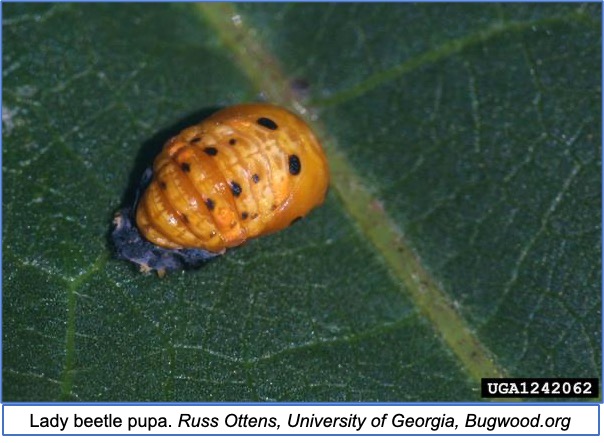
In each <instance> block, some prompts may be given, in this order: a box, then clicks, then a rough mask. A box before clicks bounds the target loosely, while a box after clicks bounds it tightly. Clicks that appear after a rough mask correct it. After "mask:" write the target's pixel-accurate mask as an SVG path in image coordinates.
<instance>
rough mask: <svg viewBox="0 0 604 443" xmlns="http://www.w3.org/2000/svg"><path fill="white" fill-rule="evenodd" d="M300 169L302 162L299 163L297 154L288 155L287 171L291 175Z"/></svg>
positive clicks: (296, 173)
mask: <svg viewBox="0 0 604 443" xmlns="http://www.w3.org/2000/svg"><path fill="white" fill-rule="evenodd" d="M301 170H302V163H300V159H299V158H298V156H297V155H294V154H292V155H290V156H289V173H290V174H291V175H298V174H299V173H300V171H301Z"/></svg>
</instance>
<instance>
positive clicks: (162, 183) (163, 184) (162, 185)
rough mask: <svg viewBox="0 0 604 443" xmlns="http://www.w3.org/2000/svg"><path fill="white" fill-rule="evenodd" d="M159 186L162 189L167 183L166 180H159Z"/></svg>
mask: <svg viewBox="0 0 604 443" xmlns="http://www.w3.org/2000/svg"><path fill="white" fill-rule="evenodd" d="M159 187H160V188H162V189H166V188H167V187H168V185H167V184H166V182H159Z"/></svg>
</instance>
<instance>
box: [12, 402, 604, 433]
mask: <svg viewBox="0 0 604 443" xmlns="http://www.w3.org/2000/svg"><path fill="white" fill-rule="evenodd" d="M598 414H599V409H598V405H597V404H588V405H574V406H571V405H562V406H559V405H526V406H524V405H435V406H433V405H381V404H378V405H358V406H356V405H321V404H294V405H292V404H285V405H278V404H277V405H237V404H220V403H217V404H210V405H186V404H178V405H153V404H151V405H112V404H111V405H77V406H74V405H59V404H57V405H4V406H3V425H4V426H3V435H6V436H11V435H13V436H16V435H170V434H171V435H242V434H245V435H318V434H323V435H371V434H373V435H418V434H419V435H438V434H450V435H476V434H483V435H496V434H508V435H509V434H515V435H517V434H533V435H556V434H557V435H597V434H598V432H599V422H598Z"/></svg>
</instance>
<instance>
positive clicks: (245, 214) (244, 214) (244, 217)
mask: <svg viewBox="0 0 604 443" xmlns="http://www.w3.org/2000/svg"><path fill="white" fill-rule="evenodd" d="M247 216H248V214H247V212H242V213H241V220H245V219H246V218H247Z"/></svg>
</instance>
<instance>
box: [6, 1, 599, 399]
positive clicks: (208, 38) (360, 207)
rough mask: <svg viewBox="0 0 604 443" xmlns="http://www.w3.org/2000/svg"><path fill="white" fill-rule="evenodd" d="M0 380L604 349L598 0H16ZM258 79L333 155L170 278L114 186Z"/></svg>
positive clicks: (445, 361) (428, 365) (123, 393)
mask: <svg viewBox="0 0 604 443" xmlns="http://www.w3.org/2000/svg"><path fill="white" fill-rule="evenodd" d="M3 12H4V14H3V43H4V54H3V66H4V71H3V83H4V85H3V86H4V89H3V100H4V101H3V104H2V109H3V119H2V122H3V215H4V217H3V239H4V242H3V393H4V397H3V400H4V401H33V400H44V401H55V400H82V401H96V400H99V401H100V400H102V401H146V400H151V401H238V400H248V401H249V400H251V401H265V400H276V401H438V400H441V401H456V400H479V399H480V398H479V395H480V390H479V380H480V377H486V376H517V377H580V376H585V377H598V376H599V374H600V373H601V298H600V295H601V243H600V230H601V220H600V207H601V186H600V182H601V144H600V141H601V131H600V123H601V119H602V116H601V109H600V105H601V89H600V78H601V37H600V36H601V18H600V17H601V6H600V5H599V4H583V5H581V4H579V5H575V4H566V5H565V4H524V5H505V4H504V5H502V4H450V5H445V4H419V5H412V4H379V5H368V4H365V5H363V4H272V5H267V4H199V5H196V4H180V5H179V4H170V5H151V4H145V5H144V6H143V5H135V4H119V5H118V4H112V5H103V4H70V3H63V4H15V3H9V4H5V5H4V7H3ZM261 99H266V100H269V101H271V102H276V103H280V104H282V105H285V106H288V107H290V108H292V109H295V110H297V111H298V112H300V113H303V114H304V117H305V118H306V119H307V120H308V121H309V122H311V124H312V125H313V127H314V128H315V130H316V131H317V132H318V133H319V134H320V137H321V139H322V140H323V143H324V145H325V149H326V151H327V154H328V157H329V160H330V167H331V169H332V186H331V192H330V195H329V197H328V199H327V202H326V203H325V205H323V206H322V207H321V208H319V209H317V210H315V211H314V212H313V213H312V214H311V216H309V217H308V218H307V219H306V220H304V221H303V222H301V223H298V224H296V225H295V226H293V227H291V228H289V229H287V230H285V231H283V232H280V233H277V234H275V235H271V236H269V237H266V238H262V239H258V240H253V241H250V242H249V243H248V244H247V245H245V246H244V247H241V248H237V249H234V250H231V251H229V252H228V253H227V254H226V255H225V256H223V257H221V258H219V259H216V260H214V261H212V262H210V263H208V264H207V265H206V266H204V267H203V268H202V269H200V270H196V271H187V272H177V273H173V274H170V275H168V276H167V277H166V278H163V279H159V278H156V277H155V276H146V275H143V274H141V273H139V272H138V271H137V270H136V268H135V266H133V265H132V264H130V263H126V262H123V261H118V260H116V259H115V258H113V253H112V245H111V243H110V241H109V232H110V229H111V221H112V217H113V214H114V212H115V211H116V210H117V209H119V207H120V206H121V205H122V204H123V202H124V201H126V200H127V199H128V198H131V196H132V192H133V189H134V187H135V184H136V183H137V182H138V180H139V178H140V174H141V172H142V170H143V169H144V168H145V167H146V165H147V164H148V163H149V162H150V160H151V159H152V158H153V155H154V154H155V153H156V152H157V151H158V149H160V148H161V146H162V144H163V142H165V140H167V139H168V138H169V137H170V136H172V135H174V134H176V133H177V132H178V131H179V130H181V129H182V128H184V127H186V126H187V125H190V124H192V123H195V122H196V121H198V120H200V119H201V118H203V117H204V116H207V115H208V114H209V113H211V112H212V111H213V110H215V109H217V108H219V107H223V106H227V105H229V104H234V103H238V102H246V101H257V100H261Z"/></svg>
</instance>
